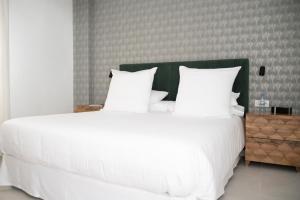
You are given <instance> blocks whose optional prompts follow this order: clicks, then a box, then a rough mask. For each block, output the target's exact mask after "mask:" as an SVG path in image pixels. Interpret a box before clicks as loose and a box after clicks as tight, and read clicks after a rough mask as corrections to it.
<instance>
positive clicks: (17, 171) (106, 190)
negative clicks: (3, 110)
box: [0, 155, 239, 200]
mask: <svg viewBox="0 0 300 200" xmlns="http://www.w3.org/2000/svg"><path fill="white" fill-rule="evenodd" d="M238 160H239V157H238V158H237V160H236V162H235V164H234V166H233V168H234V167H235V166H236V164H237V163H238ZM233 168H232V170H230V171H229V172H228V174H227V176H226V178H225V180H224V183H225V184H226V183H227V182H228V180H229V179H230V177H231V176H232V175H233ZM0 185H2V186H14V187H17V188H19V189H22V190H24V191H25V192H26V193H28V194H30V195H31V196H34V197H37V198H41V199H45V200H85V199H90V200H99V199H105V200H141V199H143V200H200V199H199V198H197V197H195V196H193V195H191V196H187V197H171V196H169V195H168V194H165V195H163V194H155V193H151V192H147V191H144V190H140V189H135V188H129V187H124V186H120V185H116V184H109V183H105V182H102V181H100V180H97V179H93V178H90V177H86V176H80V175H78V174H74V173H70V172H66V171H63V170H59V169H55V168H50V167H47V166H43V165H36V164H32V163H29V162H26V161H23V160H19V159H16V158H14V157H12V156H8V155H3V157H2V162H1V167H0Z"/></svg>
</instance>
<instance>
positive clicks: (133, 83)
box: [104, 67, 157, 113]
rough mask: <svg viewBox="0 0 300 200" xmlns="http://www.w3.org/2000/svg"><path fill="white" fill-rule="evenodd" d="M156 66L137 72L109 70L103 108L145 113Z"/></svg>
mask: <svg viewBox="0 0 300 200" xmlns="http://www.w3.org/2000/svg"><path fill="white" fill-rule="evenodd" d="M156 69H157V67H155V68H152V69H148V70H142V71H138V72H125V71H118V70H113V69H112V70H111V71H112V74H113V77H112V79H111V82H110V86H109V90H108V95H107V98H106V102H105V105H104V110H109V111H128V112H136V113H146V112H147V111H148V107H149V100H150V93H151V88H152V83H153V78H154V74H155V72H156Z"/></svg>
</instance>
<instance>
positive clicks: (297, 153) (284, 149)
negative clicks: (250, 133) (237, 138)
mask: <svg viewBox="0 0 300 200" xmlns="http://www.w3.org/2000/svg"><path fill="white" fill-rule="evenodd" d="M246 160H248V161H257V162H265V163H273V164H281V165H292V166H297V167H299V166H300V142H297V141H282V140H273V139H261V138H251V137H247V138H246Z"/></svg>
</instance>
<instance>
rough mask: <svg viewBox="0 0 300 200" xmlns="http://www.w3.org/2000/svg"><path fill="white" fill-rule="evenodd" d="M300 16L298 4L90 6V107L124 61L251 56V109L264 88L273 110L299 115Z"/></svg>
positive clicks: (240, 1) (125, 0)
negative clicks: (262, 67)
mask: <svg viewBox="0 0 300 200" xmlns="http://www.w3.org/2000/svg"><path fill="white" fill-rule="evenodd" d="M76 1H78V0H76ZM91 4H92V6H91ZM81 9H83V10H84V9H86V6H85V4H84V3H83V6H82V8H81ZM299 10H300V1H298V0H264V1H261V0H252V1H248V0H207V1H206V0H185V1H182V0H152V1H149V0H101V1H100V0H93V1H90V9H89V12H90V18H89V23H90V26H89V27H90V29H89V42H90V45H89V50H90V51H89V52H90V55H89V58H90V60H89V62H90V65H89V66H90V72H91V76H90V78H91V81H89V83H90V86H89V87H90V89H91V92H90V94H89V95H90V98H91V102H92V103H102V102H104V101H105V98H106V93H107V89H108V85H109V79H108V74H109V70H110V69H111V68H118V65H119V64H121V63H142V62H163V61H183V60H205V59H223V58H249V59H250V110H254V108H253V105H254V99H258V98H259V97H260V94H261V92H262V91H263V90H266V91H267V97H268V98H269V99H270V100H271V104H273V105H281V106H293V108H294V109H295V110H296V112H298V113H300V15H299ZM75 11H76V10H75ZM81 12H82V11H81ZM76 15H77V14H76ZM78 22H79V23H84V24H85V23H86V22H83V21H82V20H80V21H78ZM79 26H80V25H79ZM78 33H80V34H85V33H84V31H82V32H76V33H75V34H78ZM81 37H83V36H81ZM76 47H77V46H76ZM79 48H82V46H80V47H79ZM260 65H265V66H266V67H267V73H266V76H265V77H264V78H262V77H259V76H258V75H257V71H258V68H259V66H260ZM75 73H77V72H75ZM78 76H79V77H80V75H78ZM85 84H86V82H85V83H83V85H85ZM79 88H80V89H82V88H81V87H79ZM76 94H80V95H79V97H81V96H84V95H85V91H76ZM75 98H77V97H75Z"/></svg>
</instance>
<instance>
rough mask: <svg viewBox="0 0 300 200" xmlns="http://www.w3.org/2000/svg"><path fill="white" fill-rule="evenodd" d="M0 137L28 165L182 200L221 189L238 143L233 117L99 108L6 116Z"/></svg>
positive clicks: (241, 141)
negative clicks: (23, 116) (92, 110)
mask: <svg viewBox="0 0 300 200" xmlns="http://www.w3.org/2000/svg"><path fill="white" fill-rule="evenodd" d="M0 138H1V140H0V141H1V143H0V144H1V145H0V146H1V150H2V152H3V153H4V154H5V155H8V156H10V157H13V158H16V159H19V160H23V161H26V162H28V163H32V164H34V165H41V166H45V167H48V168H53V169H58V170H61V171H64V172H68V173H73V174H78V175H81V176H85V177H89V178H92V179H95V180H99V181H102V182H107V183H112V184H117V185H121V186H125V187H133V188H136V189H139V190H144V191H148V192H151V193H155V194H162V195H166V194H167V195H169V196H172V197H183V198H185V197H189V199H196V198H198V199H217V198H218V197H219V196H220V195H221V194H223V192H224V186H225V184H226V181H227V179H228V178H227V177H226V176H227V175H228V172H229V171H230V170H232V167H233V164H234V161H235V159H236V158H237V157H238V154H239V153H240V151H241V150H242V148H243V146H244V133H243V125H242V120H241V119H240V118H238V117H233V118H230V119H197V118H182V117H175V116H173V115H170V114H154V113H153V114H131V113H117V112H104V111H100V112H91V113H74V114H65V115H51V116H40V117H29V118H20V119H14V120H10V121H7V122H6V123H4V125H3V126H2V127H1V129H0ZM1 168H3V165H2V166H1ZM1 171H3V169H1ZM2 177H4V176H0V179H1V178H2ZM4 178H5V177H4ZM0 182H1V180H0ZM2 182H5V181H3V180H2ZM190 197H192V198H190Z"/></svg>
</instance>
